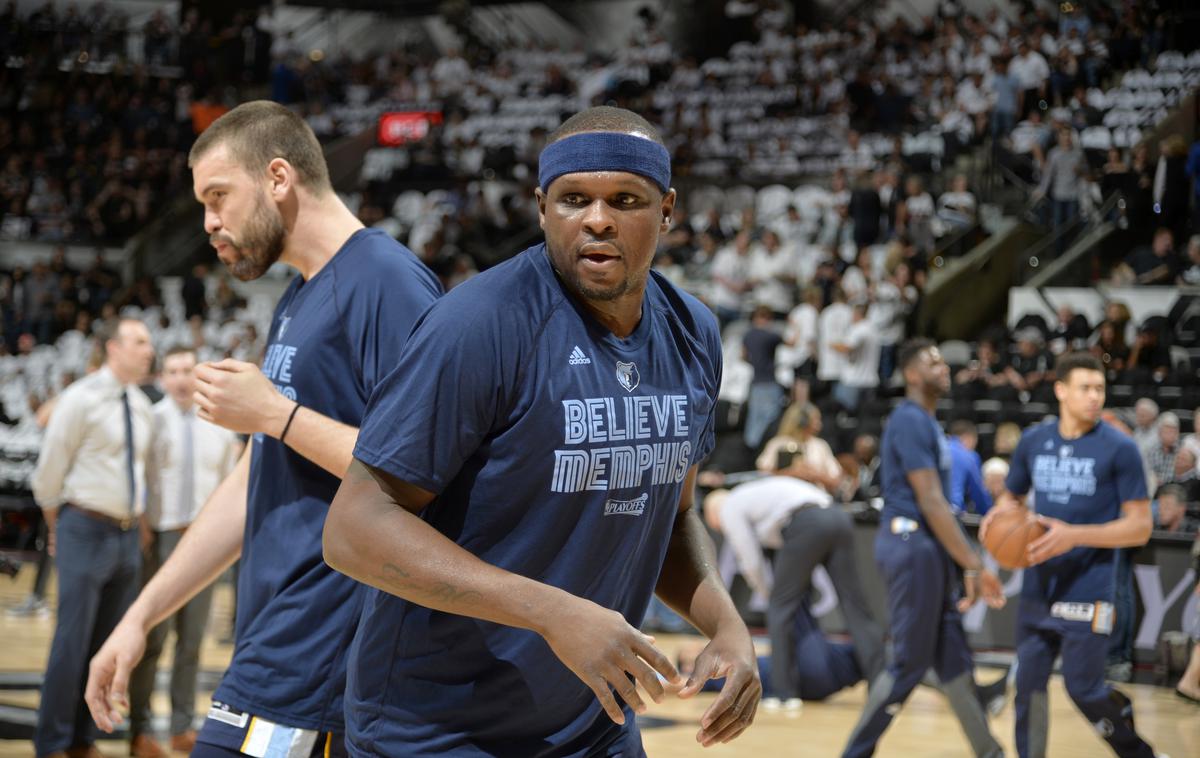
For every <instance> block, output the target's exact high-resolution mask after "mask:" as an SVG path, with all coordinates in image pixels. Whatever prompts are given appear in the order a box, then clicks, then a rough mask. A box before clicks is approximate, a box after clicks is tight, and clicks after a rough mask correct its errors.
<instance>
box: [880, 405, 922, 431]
mask: <svg viewBox="0 0 1200 758" xmlns="http://www.w3.org/2000/svg"><path fill="white" fill-rule="evenodd" d="M928 418H929V414H928V413H926V412H925V411H924V409H922V408H921V407H920V406H918V405H917V404H916V403H914V402H912V401H910V400H902V401H901V402H900V404H899V405H897V406H896V407H895V408H893V409H892V412H891V414H890V415H889V416H888V421H889V422H892V421H904V422H908V423H912V422H913V421H926V420H927V419H928ZM889 425H890V424H889ZM897 431H899V430H897Z"/></svg>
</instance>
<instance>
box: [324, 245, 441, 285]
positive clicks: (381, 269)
mask: <svg viewBox="0 0 1200 758" xmlns="http://www.w3.org/2000/svg"><path fill="white" fill-rule="evenodd" d="M329 265H330V266H331V267H332V268H333V271H334V274H335V276H336V278H337V281H338V284H339V285H343V286H345V285H349V286H350V287H353V288H355V289H359V288H366V289H369V290H374V291H378V292H380V293H381V294H383V295H387V296H393V297H394V296H403V295H404V294H409V295H412V294H414V293H420V294H425V295H429V296H431V297H437V296H439V295H441V293H442V285H441V284H440V283H439V282H438V279H437V277H436V276H434V274H433V272H432V271H430V270H429V267H428V266H426V265H425V264H424V263H422V262H421V259H420V258H418V257H417V256H416V254H414V253H413V252H412V251H411V250H409V249H408V248H407V247H405V246H404V245H402V244H400V243H399V242H397V241H396V240H394V239H392V238H391V237H390V236H388V235H387V234H386V233H385V232H383V231H382V230H380V229H361V230H359V231H358V232H355V234H354V236H353V237H352V238H351V239H350V240H349V242H347V244H346V246H345V248H344V249H343V250H342V251H341V252H340V253H339V254H337V255H335V256H334V257H333V259H332V260H331V261H330V263H329Z"/></svg>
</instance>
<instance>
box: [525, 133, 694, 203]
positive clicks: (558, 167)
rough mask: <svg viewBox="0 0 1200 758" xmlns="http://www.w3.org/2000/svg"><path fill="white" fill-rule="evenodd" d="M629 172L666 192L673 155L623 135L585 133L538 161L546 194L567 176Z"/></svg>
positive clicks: (550, 147) (548, 149)
mask: <svg viewBox="0 0 1200 758" xmlns="http://www.w3.org/2000/svg"><path fill="white" fill-rule="evenodd" d="M580 171H628V172H629V173H631V174H638V175H639V176H644V177H646V178H647V179H649V180H650V181H652V182H654V183H655V184H657V185H658V188H659V189H660V190H662V191H663V192H666V191H667V190H668V189H670V187H671V154H670V153H668V152H667V149H666V148H665V147H663V146H662V145H660V144H658V143H657V142H654V141H652V140H648V139H646V138H645V137H637V136H635V135H632V134H625V133H623V132H583V133H581V134H573V135H571V136H570V137H565V138H563V139H560V140H558V141H557V142H551V143H550V144H549V145H546V148H545V149H544V150H542V154H541V155H540V156H539V157H538V184H539V185H540V186H541V188H542V192H545V191H546V190H548V189H549V188H550V184H551V183H552V182H553V181H554V180H555V179H557V178H558V177H560V176H562V175H563V174H574V173H577V172H580Z"/></svg>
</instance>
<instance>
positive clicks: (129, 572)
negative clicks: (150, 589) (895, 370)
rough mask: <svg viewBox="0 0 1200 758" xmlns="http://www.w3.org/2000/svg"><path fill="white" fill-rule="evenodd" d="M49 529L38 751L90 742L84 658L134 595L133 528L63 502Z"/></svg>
mask: <svg viewBox="0 0 1200 758" xmlns="http://www.w3.org/2000/svg"><path fill="white" fill-rule="evenodd" d="M56 529H57V536H56V539H57V547H56V550H55V559H54V560H55V564H56V568H57V569H58V622H57V625H56V626H55V628H54V642H53V643H52V644H51V646H50V659H49V661H48V662H47V664H46V679H45V683H44V684H43V685H42V699H41V704H40V705H39V707H38V721H37V731H36V732H35V734H34V738H33V744H34V747H35V748H36V750H37V754H38V755H46V754H47V753H53V752H56V751H59V750H66V749H68V748H71V747H82V746H84V745H90V744H92V743H93V742H95V741H96V733H97V732H96V727H95V724H93V723H92V717H91V714H90V713H88V709H87V704H86V703H84V702H83V689H84V687H85V686H86V684H87V674H88V663H89V662H90V661H91V658H92V656H93V655H94V654H95V653H96V651H97V650H98V649H99V648H100V645H102V644H103V643H104V640H106V639H108V635H109V634H110V633H111V632H112V630H113V628H115V627H116V625H117V622H118V621H120V620H121V616H123V615H124V614H125V611H126V610H128V608H129V606H130V605H131V604H132V603H133V600H134V598H135V597H137V592H138V572H139V570H140V567H141V563H142V557H141V551H140V548H139V546H138V530H137V529H136V528H135V529H130V530H128V531H121V530H120V529H119V528H118V527H116V526H115V525H111V524H106V523H103V522H101V521H97V520H95V519H92V518H89V517H88V516H85V515H84V514H82V513H80V512H79V511H77V510H75V509H73V508H71V507H69V506H64V507H63V508H62V510H61V511H60V513H59V517H58V525H57V527H56Z"/></svg>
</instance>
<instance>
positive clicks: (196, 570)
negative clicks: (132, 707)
mask: <svg viewBox="0 0 1200 758" xmlns="http://www.w3.org/2000/svg"><path fill="white" fill-rule="evenodd" d="M251 449H252V448H251V446H249V445H248V446H246V451H245V452H244V453H243V454H242V457H241V460H239V461H238V464H237V466H236V467H235V468H234V470H233V472H232V473H231V474H230V475H229V476H227V477H226V478H225V479H224V481H222V482H221V484H220V485H218V486H217V489H216V490H214V491H213V493H212V495H211V496H210V497H209V498H208V501H207V502H206V503H205V504H204V508H203V509H202V510H201V511H200V515H199V516H197V517H196V520H195V521H194V522H192V524H191V526H189V527H188V529H187V531H186V532H185V533H184V535H183V538H182V539H181V540H180V541H179V545H178V546H177V547H176V548H175V550H174V551H173V552H172V553H171V557H170V558H168V559H167V561H166V563H164V564H163V566H162V567H161V568H160V569H159V570H158V571H157V572H155V574H154V578H153V579H151V580H150V582H149V584H147V585H146V586H145V588H143V589H142V592H141V594H139V595H138V597H137V600H135V601H134V603H133V605H132V606H130V608H129V610H128V611H126V612H125V616H124V617H123V618H122V619H121V621H120V623H118V624H117V627H116V628H115V629H114V630H113V632H112V634H110V635H109V637H108V639H107V640H106V641H105V642H104V645H103V646H101V648H100V650H99V651H98V652H97V653H96V655H95V656H94V657H93V658H92V662H91V666H90V668H89V670H88V682H87V690H86V692H85V694H84V699H85V700H86V702H87V706H88V709H89V710H90V711H91V712H92V718H93V719H94V720H95V722H96V726H98V727H100V729H101V730H103V731H105V732H109V733H111V732H112V731H113V729H114V728H115V726H116V725H117V724H120V723H121V721H122V718H121V716H120V714H119V713H118V712H117V710H116V708H115V706H116V705H121V706H122V707H124V708H128V706H129V701H128V697H127V694H126V693H127V688H128V685H129V674H130V672H131V671H132V670H133V667H134V666H135V665H137V662H138V661H139V660H141V657H142V654H143V653H144V652H145V650H146V635H147V634H149V632H150V630H151V629H152V628H154V626H155V625H157V624H159V623H160V622H162V621H164V620H165V619H167V618H168V617H169V616H170V615H171V614H173V613H175V611H177V610H179V609H180V608H181V607H183V605H184V604H185V603H187V601H189V600H191V599H192V598H193V597H195V596H196V594H197V593H199V592H200V591H201V590H203V589H204V588H205V587H207V586H208V585H209V584H211V583H212V582H213V581H214V580H216V578H217V577H218V576H220V574H221V572H222V571H224V570H225V569H227V568H229V566H230V565H231V564H232V563H233V562H234V561H235V560H237V557H238V556H239V555H241V552H242V533H243V532H244V531H245V528H246V493H247V491H248V489H249V482H250V455H251Z"/></svg>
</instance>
